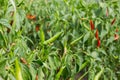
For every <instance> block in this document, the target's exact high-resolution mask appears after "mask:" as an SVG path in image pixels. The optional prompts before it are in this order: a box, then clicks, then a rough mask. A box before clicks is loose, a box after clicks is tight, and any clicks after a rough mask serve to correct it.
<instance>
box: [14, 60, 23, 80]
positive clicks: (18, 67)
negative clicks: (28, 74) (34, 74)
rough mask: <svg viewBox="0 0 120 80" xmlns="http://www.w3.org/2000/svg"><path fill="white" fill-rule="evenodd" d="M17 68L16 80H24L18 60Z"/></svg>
mask: <svg viewBox="0 0 120 80" xmlns="http://www.w3.org/2000/svg"><path fill="white" fill-rule="evenodd" d="M15 68H16V80H23V78H22V74H21V69H20V65H19V63H18V59H16V61H15Z"/></svg>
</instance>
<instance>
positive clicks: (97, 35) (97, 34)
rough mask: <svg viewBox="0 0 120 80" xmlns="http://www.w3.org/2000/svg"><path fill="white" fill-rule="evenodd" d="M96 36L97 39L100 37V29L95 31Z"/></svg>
mask: <svg viewBox="0 0 120 80" xmlns="http://www.w3.org/2000/svg"><path fill="white" fill-rule="evenodd" d="M95 37H96V39H97V40H98V39H99V33H98V29H96V32H95Z"/></svg>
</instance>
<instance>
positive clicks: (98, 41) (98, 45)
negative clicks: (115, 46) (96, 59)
mask: <svg viewBox="0 0 120 80" xmlns="http://www.w3.org/2000/svg"><path fill="white" fill-rule="evenodd" d="M100 44H101V41H100V39H98V40H97V47H100Z"/></svg>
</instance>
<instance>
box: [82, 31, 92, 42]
mask: <svg viewBox="0 0 120 80" xmlns="http://www.w3.org/2000/svg"><path fill="white" fill-rule="evenodd" d="M89 37H90V32H88V33H87V34H85V36H84V38H83V42H84V43H85V42H86V41H87V40H88V39H89Z"/></svg>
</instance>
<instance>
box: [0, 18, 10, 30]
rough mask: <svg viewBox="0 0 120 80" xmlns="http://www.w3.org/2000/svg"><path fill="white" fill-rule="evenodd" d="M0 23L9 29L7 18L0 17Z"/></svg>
mask: <svg viewBox="0 0 120 80" xmlns="http://www.w3.org/2000/svg"><path fill="white" fill-rule="evenodd" d="M0 24H1V25H3V26H5V27H7V28H9V29H11V25H10V24H9V21H8V20H7V19H0Z"/></svg>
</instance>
